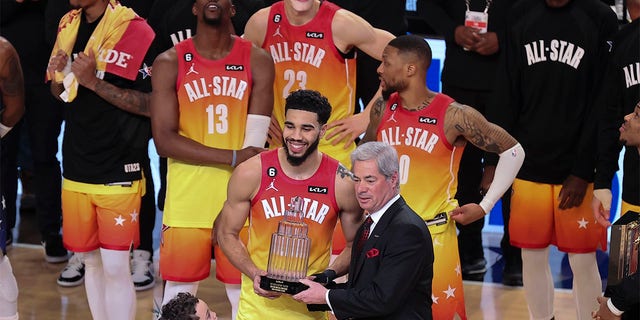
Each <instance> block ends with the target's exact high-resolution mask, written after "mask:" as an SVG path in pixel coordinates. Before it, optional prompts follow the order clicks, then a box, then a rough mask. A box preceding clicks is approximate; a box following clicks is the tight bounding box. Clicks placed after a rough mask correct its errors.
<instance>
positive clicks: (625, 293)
mask: <svg viewBox="0 0 640 320" xmlns="http://www.w3.org/2000/svg"><path fill="white" fill-rule="evenodd" d="M638 273H640V272H636V273H634V274H632V275H630V276H628V277H625V278H623V279H622V281H620V283H619V284H617V285H615V286H610V287H609V288H608V289H609V295H610V298H611V303H613V305H614V306H615V307H616V308H617V309H618V310H620V311H628V310H630V308H631V307H632V306H633V305H637V304H638V302H639V301H640V296H639V294H640V278H639V277H638Z"/></svg>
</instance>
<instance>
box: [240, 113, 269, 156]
mask: <svg viewBox="0 0 640 320" xmlns="http://www.w3.org/2000/svg"><path fill="white" fill-rule="evenodd" d="M270 124H271V117H267V116H263V115H260V114H249V115H247V128H246V129H245V132H244V143H243V144H242V148H246V147H250V146H251V147H260V148H262V147H264V143H265V142H267V132H269V125H270Z"/></svg>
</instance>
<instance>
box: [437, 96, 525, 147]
mask: <svg viewBox="0 0 640 320" xmlns="http://www.w3.org/2000/svg"><path fill="white" fill-rule="evenodd" d="M444 128H445V135H446V136H447V139H449V142H452V143H454V142H455V141H456V140H458V139H459V138H460V137H463V138H464V139H466V140H467V141H469V142H470V143H472V144H473V145H475V146H476V147H478V148H480V149H482V150H484V151H488V152H493V153H498V154H499V153H502V152H503V151H505V150H507V149H509V148H511V147H513V146H514V145H516V143H518V142H517V141H516V139H515V138H513V137H512V136H511V135H510V134H509V133H508V132H507V131H506V130H504V129H502V128H501V127H499V126H497V125H495V124H493V123H491V122H489V121H487V119H485V117H484V116H483V115H482V114H481V113H480V112H478V111H477V110H476V109H474V108H472V107H469V106H467V105H463V104H459V103H457V102H454V103H452V104H451V105H450V106H449V108H448V109H447V112H446V116H445V125H444Z"/></svg>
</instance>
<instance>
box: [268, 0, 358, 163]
mask: <svg viewBox="0 0 640 320" xmlns="http://www.w3.org/2000/svg"><path fill="white" fill-rule="evenodd" d="M339 9H340V7H338V6H336V5H334V4H332V3H330V2H327V1H323V2H322V3H321V4H320V9H319V11H318V13H317V14H316V16H315V17H314V18H313V19H312V20H311V21H309V22H308V23H306V24H304V25H301V26H294V25H291V23H289V20H288V19H287V16H286V14H285V10H284V4H283V2H278V3H275V4H273V5H272V6H271V9H270V11H269V18H268V25H267V32H266V35H265V39H264V41H263V44H262V48H264V49H265V50H266V51H267V52H269V53H270V54H271V57H272V58H273V62H274V64H275V70H276V77H275V82H274V86H273V89H274V90H273V93H274V97H275V101H274V104H273V114H274V116H275V118H276V119H277V120H278V123H279V124H280V127H281V128H282V127H283V125H284V106H285V98H286V97H287V96H288V95H289V93H291V92H293V91H296V90H299V89H311V90H316V91H319V92H321V93H322V95H324V96H325V97H327V99H329V103H331V107H332V112H331V117H330V118H329V122H331V121H335V120H340V119H344V118H347V117H349V116H351V115H353V113H354V107H355V90H356V61H355V54H354V53H353V52H352V53H350V54H343V53H341V52H340V51H339V50H338V49H337V48H336V46H335V44H334V42H333V33H332V32H331V22H332V20H333V17H334V15H335V13H336V11H337V10H339ZM328 133H329V132H328ZM343 147H344V143H339V144H338V145H337V146H331V144H330V143H329V142H328V141H327V140H325V139H322V140H321V141H320V147H319V148H320V151H322V152H323V153H326V154H328V155H330V156H331V157H333V158H335V159H337V160H338V161H340V162H341V163H343V164H345V165H347V167H350V163H351V160H350V159H349V155H350V154H351V151H353V150H354V149H355V144H353V145H352V146H351V147H350V148H349V149H346V150H345V149H344V148H343Z"/></svg>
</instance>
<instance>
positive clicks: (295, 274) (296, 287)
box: [260, 196, 311, 294]
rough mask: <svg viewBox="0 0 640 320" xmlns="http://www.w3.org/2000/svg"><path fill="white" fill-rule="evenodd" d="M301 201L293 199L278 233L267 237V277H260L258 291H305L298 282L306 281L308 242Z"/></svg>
mask: <svg viewBox="0 0 640 320" xmlns="http://www.w3.org/2000/svg"><path fill="white" fill-rule="evenodd" d="M302 204H303V202H302V198H300V197H297V196H296V197H293V198H292V199H291V204H289V209H288V210H286V211H285V212H284V215H283V217H282V221H280V223H279V224H278V230H277V231H276V232H275V233H274V234H273V235H272V236H271V248H270V249H269V264H268V265H267V275H266V276H261V277H260V288H262V289H265V290H270V291H277V292H282V293H288V294H296V293H298V292H300V291H303V290H305V289H307V286H306V285H304V284H302V283H300V281H299V280H300V279H302V278H306V277H307V267H308V265H309V249H310V248H311V239H309V237H308V236H307V232H308V229H309V227H308V226H307V224H306V223H304V213H303V212H302Z"/></svg>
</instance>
